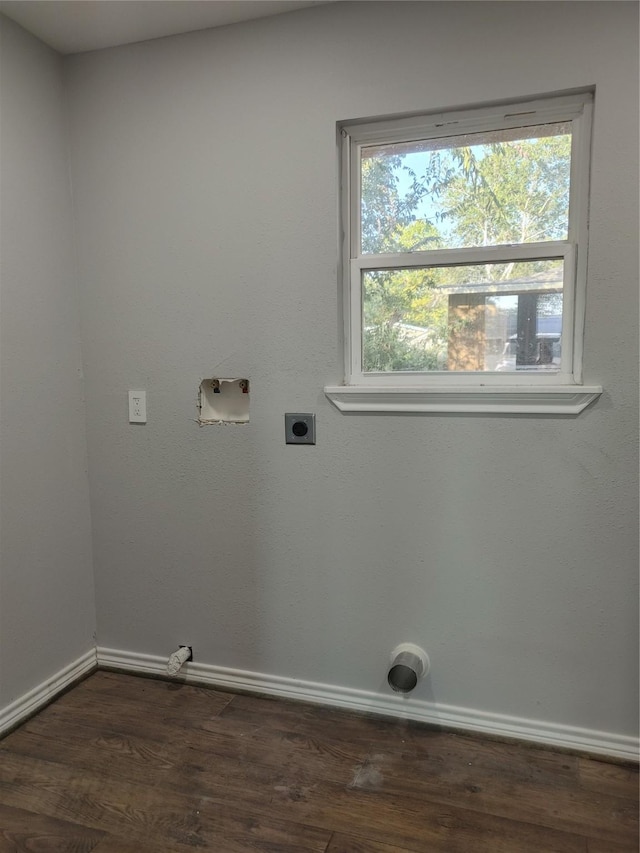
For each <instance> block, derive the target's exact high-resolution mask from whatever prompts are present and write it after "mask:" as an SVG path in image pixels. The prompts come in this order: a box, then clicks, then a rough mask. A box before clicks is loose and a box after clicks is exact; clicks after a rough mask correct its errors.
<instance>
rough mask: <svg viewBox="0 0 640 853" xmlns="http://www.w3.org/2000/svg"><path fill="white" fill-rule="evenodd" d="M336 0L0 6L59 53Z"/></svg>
mask: <svg viewBox="0 0 640 853" xmlns="http://www.w3.org/2000/svg"><path fill="white" fill-rule="evenodd" d="M328 2H336V0H1V2H0V12H3V13H4V14H5V15H6V16H7V17H8V18H12V19H13V20H14V21H16V23H18V24H20V25H21V26H22V27H24V28H25V29H26V30H28V31H29V32H30V33H32V34H33V35H35V36H37V38H39V39H41V41H43V42H45V44H48V45H49V46H50V47H52V48H54V50H57V51H58V52H59V53H62V54H67V53H82V52H83V51H86V50H98V49H100V48H103V47H114V46H116V45H119V44H131V43H132V42H136V41H146V40H147V39H154V38H162V37H163V36H171V35H176V34H178V33H187V32H191V31H193V30H204V29H208V28H209V27H223V26H226V25H227V24H236V23H239V22H240V21H249V20H251V19H253V18H266V17H269V16H271V15H280V14H282V13H283V12H291V11H294V10H296V9H303V8H305V7H307V6H319V5H323V4H324V3H328Z"/></svg>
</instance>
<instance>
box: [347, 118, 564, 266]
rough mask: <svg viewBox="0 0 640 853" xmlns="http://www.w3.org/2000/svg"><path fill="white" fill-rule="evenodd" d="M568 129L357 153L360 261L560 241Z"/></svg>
mask: <svg viewBox="0 0 640 853" xmlns="http://www.w3.org/2000/svg"><path fill="white" fill-rule="evenodd" d="M570 162H571V123H570V122H564V123H560V124H547V125H540V126H537V127H527V128H515V129H513V128H512V129H508V130H499V131H492V132H487V133H473V134H467V135H465V136H451V137H446V138H443V139H430V140H424V141H418V142H403V143H399V144H391V145H376V146H368V147H365V148H363V149H362V158H361V164H360V179H361V223H362V225H361V232H362V233H361V243H362V252H363V254H371V253H376V254H380V253H388V252H417V251H426V250H429V249H451V248H468V247H476V246H494V245H502V244H507V243H536V242H542V241H546V240H565V239H566V238H567V225H568V217H569V174H570Z"/></svg>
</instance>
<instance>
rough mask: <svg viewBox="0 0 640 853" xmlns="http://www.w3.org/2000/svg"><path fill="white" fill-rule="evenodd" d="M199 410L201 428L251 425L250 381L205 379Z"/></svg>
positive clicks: (220, 378)
mask: <svg viewBox="0 0 640 853" xmlns="http://www.w3.org/2000/svg"><path fill="white" fill-rule="evenodd" d="M198 408H199V409H200V417H199V418H198V423H199V424H200V426H203V425H204V424H246V423H249V380H248V379H224V378H222V377H215V376H214V377H213V378H211V379H203V380H202V382H201V383H200V391H199V394H198Z"/></svg>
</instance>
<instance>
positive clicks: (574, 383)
mask: <svg viewBox="0 0 640 853" xmlns="http://www.w3.org/2000/svg"><path fill="white" fill-rule="evenodd" d="M592 109H593V96H592V94H591V93H589V92H582V93H579V94H575V95H565V96H559V97H552V98H545V99H540V100H530V101H522V102H518V103H510V104H506V105H505V104H503V105H499V106H493V107H484V108H474V109H469V110H462V111H456V112H446V113H438V114H426V115H419V116H409V117H402V118H390V119H381V120H376V121H367V122H349V123H344V124H340V125H339V126H338V139H339V145H340V201H341V206H340V214H341V223H340V225H341V235H342V247H341V248H342V264H341V267H342V270H341V272H342V289H343V314H344V366H345V382H344V385H341V386H327V387H326V388H325V393H326V394H327V396H328V397H329V399H331V400H332V402H334V403H335V405H336V406H337V407H338V408H339V409H341V410H342V411H352V412H358V411H360V412H369V411H370V412H375V411H381V412H382V411H405V412H431V411H433V412H446V411H454V412H465V411H469V412H509V413H513V412H531V413H550V412H555V413H557V414H577V413H578V412H579V411H582V409H583V408H585V407H586V406H587V405H589V403H591V402H592V401H593V400H594V399H596V397H597V396H598V395H599V394H600V393H601V392H602V388H601V387H600V386H585V385H583V377H582V340H583V333H584V313H585V289H586V278H587V276H586V267H587V264H586V260H587V258H586V256H587V251H586V248H587V237H588V199H589V161H590V139H591V115H592ZM568 121H570V122H571V123H572V147H571V175H570V197H569V228H568V234H567V239H566V240H562V241H547V242H541V243H522V244H516V245H504V246H490V247H471V248H461V249H431V250H425V251H416V252H407V253H401V254H370V253H367V254H363V253H362V251H361V246H360V237H361V223H360V215H361V202H360V195H361V193H360V174H361V171H360V163H361V151H362V149H363V148H364V147H367V146H371V145H384V144H392V143H402V142H411V141H418V140H425V139H436V138H446V137H454V136H460V135H463V134H467V133H473V132H475V133H481V132H483V131H492V130H502V129H507V128H518V127H523V128H524V127H528V126H536V125H542V124H549V123H559V122H568ZM559 258H561V259H562V260H563V261H564V281H563V315H562V323H563V345H562V356H561V364H560V368H559V370H558V371H545V372H544V373H542V372H540V373H537V372H535V371H518V372H517V373H514V372H509V373H500V372H487V371H482V372H480V371H478V372H465V373H462V372H454V371H450V372H447V371H442V372H437V371H430V372H414V371H407V372H403V371H394V372H392V373H382V372H380V373H365V372H363V370H362V361H361V359H362V284H361V282H362V273H363V271H366V270H370V269H373V270H379V269H394V268H396V269H397V268H410V267H420V268H427V267H438V266H446V265H454V264H456V265H459V264H474V263H500V262H510V261H527V260H550V259H559Z"/></svg>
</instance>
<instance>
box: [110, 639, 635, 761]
mask: <svg viewBox="0 0 640 853" xmlns="http://www.w3.org/2000/svg"><path fill="white" fill-rule="evenodd" d="M97 655H98V666H99V667H106V668H111V669H117V670H121V671H123V672H131V673H138V674H147V675H158V676H163V675H165V676H166V666H167V661H166V659H164V658H161V657H157V656H155V655H145V654H136V653H134V652H127V651H121V650H117V649H107V648H104V647H101V646H98V649H97ZM180 678H181V679H184V680H185V681H186V682H187V683H191V684H206V685H209V686H211V687H218V688H220V689H223V690H231V691H234V690H239V691H247V692H251V693H262V694H266V695H268V696H278V697H280V698H282V699H294V700H299V701H304V702H312V703H314V704H316V705H329V706H331V707H333V708H346V709H348V710H351V711H359V712H365V713H370V714H378V715H381V716H387V717H395V718H401V719H406V720H416V721H417V722H422V723H429V724H431V725H436V726H442V727H443V728H445V729H457V730H459V731H466V732H477V733H478V734H483V735H491V736H496V737H500V738H515V739H518V740H523V741H529V742H532V743H536V744H541V745H544V746H549V747H556V748H561V749H569V750H572V751H575V752H585V753H589V754H590V755H602V756H606V757H607V758H617V759H623V760H626V761H638V751H639V746H640V742H639V739H638V738H637V737H629V736H626V735H618V734H615V733H612V732H602V731H596V730H593V729H582V728H578V727H575V726H566V725H561V724H555V723H549V722H546V721H542V720H528V719H524V718H521V717H511V716H507V715H504V714H492V713H487V712H486V711H477V710H474V709H472V708H459V707H455V706H453V705H440V704H438V703H437V702H426V701H424V700H420V699H413V698H409V697H405V696H400V695H397V694H389V695H383V694H381V693H374V692H369V691H365V690H353V689H351V688H348V687H339V686H336V685H329V684H318V683H316V682H312V681H299V680H297V679H294V678H282V677H280V676H276V675H265V674H264V673H257V672H245V671H243V670H236V669H228V668H226V667H221V666H212V665H210V664H204V663H197V662H195V663H193V662H190V663H186V664H185V665H184V666H183V668H182V670H181V671H180Z"/></svg>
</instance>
